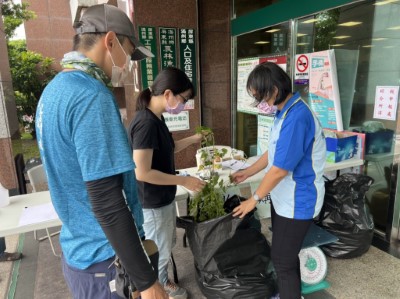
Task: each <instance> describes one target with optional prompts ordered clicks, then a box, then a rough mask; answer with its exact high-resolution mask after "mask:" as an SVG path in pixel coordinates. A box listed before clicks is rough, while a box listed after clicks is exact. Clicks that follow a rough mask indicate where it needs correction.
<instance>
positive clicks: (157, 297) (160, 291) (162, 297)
mask: <svg viewBox="0 0 400 299" xmlns="http://www.w3.org/2000/svg"><path fill="white" fill-rule="evenodd" d="M140 296H141V298H142V299H168V294H167V293H166V292H165V290H164V288H163V286H162V285H161V284H160V283H159V282H158V281H156V282H155V283H154V284H153V285H152V286H151V287H149V288H148V289H147V290H144V291H142V292H140Z"/></svg>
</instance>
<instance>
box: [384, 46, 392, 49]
mask: <svg viewBox="0 0 400 299" xmlns="http://www.w3.org/2000/svg"><path fill="white" fill-rule="evenodd" d="M384 48H385V49H391V48H394V46H385V47H384Z"/></svg>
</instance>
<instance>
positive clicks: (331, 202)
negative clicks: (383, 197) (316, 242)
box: [319, 173, 374, 258]
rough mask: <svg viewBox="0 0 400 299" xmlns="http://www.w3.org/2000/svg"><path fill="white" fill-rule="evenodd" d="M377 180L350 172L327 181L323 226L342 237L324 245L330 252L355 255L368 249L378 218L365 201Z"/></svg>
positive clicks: (340, 254) (336, 254)
mask: <svg viewBox="0 0 400 299" xmlns="http://www.w3.org/2000/svg"><path fill="white" fill-rule="evenodd" d="M373 181H374V180H373V179H372V178H371V177H369V176H365V175H360V174H354V173H346V174H343V175H340V176H339V177H338V178H336V179H335V180H332V181H328V182H326V184H325V201H324V206H323V208H322V212H321V218H320V222H319V225H320V226H322V227H323V228H324V229H326V230H327V231H329V232H330V233H332V234H334V235H335V236H336V237H338V238H339V240H338V241H337V242H335V243H330V244H327V245H324V246H322V250H323V251H324V252H325V253H326V254H327V255H329V256H331V257H337V258H354V257H358V256H361V255H363V254H364V253H365V252H367V251H368V249H369V247H370V246H371V242H372V237H373V234H374V221H373V218H372V215H371V213H370V212H369V209H368V206H367V205H366V203H365V193H366V192H367V191H368V189H369V187H370V186H371V184H372V183H373Z"/></svg>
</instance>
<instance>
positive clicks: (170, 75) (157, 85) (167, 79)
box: [136, 67, 196, 111]
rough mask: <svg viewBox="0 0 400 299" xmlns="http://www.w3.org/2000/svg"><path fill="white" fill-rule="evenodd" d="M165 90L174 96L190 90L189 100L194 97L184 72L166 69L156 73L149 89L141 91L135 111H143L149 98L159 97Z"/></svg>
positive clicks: (190, 83)
mask: <svg viewBox="0 0 400 299" xmlns="http://www.w3.org/2000/svg"><path fill="white" fill-rule="evenodd" d="M167 89H169V90H171V91H172V93H173V94H174V95H177V94H180V93H182V92H185V91H187V90H190V94H189V95H188V96H189V98H190V99H192V98H193V97H194V96H195V93H196V91H195V90H194V87H193V84H192V82H191V81H190V79H189V78H188V76H187V75H186V74H185V72H184V71H182V70H180V69H178V68H176V67H167V68H165V69H163V70H162V71H161V72H159V73H158V75H157V77H156V78H155V80H154V83H153V84H152V85H151V87H150V88H146V89H145V90H143V91H142V92H141V93H140V94H139V96H138V98H137V101H136V111H139V110H144V109H146V107H147V106H148V105H149V103H150V100H151V96H159V95H162V94H163V93H164V91H166V90H167Z"/></svg>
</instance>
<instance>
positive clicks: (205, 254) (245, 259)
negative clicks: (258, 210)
mask: <svg viewBox="0 0 400 299" xmlns="http://www.w3.org/2000/svg"><path fill="white" fill-rule="evenodd" d="M232 209H233V208H232ZM177 221H178V222H179V227H183V228H185V230H186V235H187V238H188V240H189V246H190V249H191V251H192V253H193V257H194V264H195V270H196V280H197V283H198V285H199V287H200V290H201V291H202V293H203V295H204V296H206V297H207V298H213V299H214V298H215V299H218V298H223V299H231V298H232V299H236V298H254V299H258V298H260V299H265V298H270V297H271V296H272V295H273V294H275V293H276V278H275V273H274V271H273V267H272V262H271V253H270V246H269V244H268V241H267V240H266V239H265V237H264V235H263V234H262V233H261V231H260V230H259V229H258V228H259V227H261V224H260V222H259V220H257V219H255V217H254V215H253V213H249V214H248V215H246V217H244V218H243V219H239V218H237V217H232V214H228V215H225V216H222V217H219V218H215V219H212V220H208V221H204V222H201V223H196V222H195V221H194V220H193V218H192V217H188V216H187V217H178V220H177Z"/></svg>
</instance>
